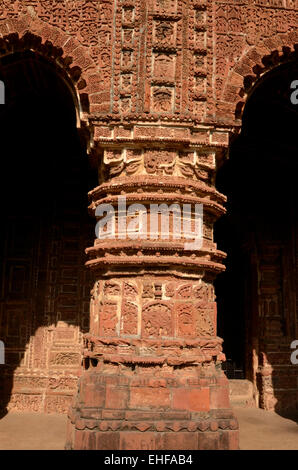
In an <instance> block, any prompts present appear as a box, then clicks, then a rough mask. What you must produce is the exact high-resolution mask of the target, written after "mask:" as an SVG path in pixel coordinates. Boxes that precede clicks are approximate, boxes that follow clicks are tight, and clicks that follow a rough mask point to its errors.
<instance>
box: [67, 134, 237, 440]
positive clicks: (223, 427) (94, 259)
mask: <svg viewBox="0 0 298 470" xmlns="http://www.w3.org/2000/svg"><path fill="white" fill-rule="evenodd" d="M109 131H110V132H111V138H109V137H108V138H107V128H106V129H105V130H104V134H105V137H102V138H99V139H98V141H97V150H98V153H99V155H100V157H99V159H98V162H99V163H98V165H99V175H100V181H101V184H100V185H99V186H98V187H97V188H95V189H94V190H93V191H91V192H90V194H89V196H90V206H89V209H90V212H91V213H92V214H93V215H98V214H99V212H98V208H99V207H101V206H102V205H103V204H105V205H110V206H109V207H112V209H113V211H114V225H112V226H110V227H109V229H108V230H109V231H108V232H106V233H105V236H104V237H103V236H102V233H101V236H100V237H99V238H97V239H96V240H95V242H94V245H93V246H92V247H90V248H87V250H86V252H87V254H88V258H89V259H88V261H87V266H88V268H89V269H91V270H92V271H93V272H94V274H95V279H96V282H95V285H94V288H93V290H92V298H91V307H90V320H91V321H90V332H89V334H87V335H85V348H84V360H83V362H84V368H85V373H84V375H83V377H82V379H81V381H80V385H79V392H78V395H77V397H76V399H75V403H74V407H73V408H72V410H71V413H70V422H69V437H68V444H67V446H68V447H70V448H80V449H82V448H96V449H144V448H146V449H185V448H187V449H204V448H210V445H211V447H212V446H215V447H217V448H237V446H238V441H237V439H238V431H237V427H238V425H237V421H236V420H235V418H234V416H233V414H232V412H231V410H230V407H229V387H228V382H227V379H226V377H225V375H224V373H223V372H222V370H221V366H220V364H221V361H222V360H223V359H224V355H223V353H222V340H221V339H220V338H218V337H217V333H216V315H217V313H216V302H215V296H214V288H213V284H212V281H213V279H214V277H215V276H216V274H217V273H219V272H221V271H222V270H224V265H223V259H224V258H225V254H224V253H222V252H220V251H218V250H217V248H216V244H215V243H214V241H213V224H214V222H215V220H216V219H217V218H218V217H219V216H220V215H221V214H223V213H224V211H225V210H224V207H223V204H224V202H225V197H224V196H223V195H221V194H220V193H218V192H217V191H216V190H215V188H214V184H213V182H214V173H215V167H216V157H217V154H218V153H220V152H221V150H222V146H221V145H219V144H218V143H215V142H214V140H215V139H217V138H218V137H220V138H222V137H223V136H224V133H222V134H221V133H220V132H219V133H217V134H216V133H215V132H214V130H212V129H195V130H193V131H192V132H191V133H190V132H189V129H187V127H184V128H183V127H182V128H181V127H180V128H178V127H177V126H175V125H172V128H167V127H166V126H165V127H164V128H163V127H162V126H152V125H151V126H149V125H144V126H137V125H136V126H131V127H130V129H124V128H121V127H119V126H115V127H113V128H112V126H110V127H109ZM100 132H103V129H98V130H97V135H98V134H99V133H100ZM121 133H122V135H121ZM144 133H145V136H144ZM163 133H164V135H165V133H167V134H168V136H169V137H168V138H167V137H164V135H163ZM142 134H143V135H142ZM117 136H118V138H117ZM138 136H139V137H138ZM198 136H200V139H202V138H203V139H204V140H205V143H200V142H199V141H198ZM212 140H213V142H212ZM207 141H209V142H208V143H207ZM119 197H120V199H119ZM124 199H125V206H123V200H124ZM119 201H120V203H119ZM121 204H122V205H121ZM135 204H138V205H141V206H132V205H135ZM154 204H155V205H156V204H158V205H161V204H164V205H167V207H173V205H176V207H181V208H182V207H184V205H186V204H187V205H189V207H191V208H193V207H195V205H196V204H197V205H203V230H202V242H201V245H200V248H199V249H196V248H192V247H189V245H186V243H187V242H189V239H188V238H187V234H186V232H184V231H182V232H181V236H180V237H177V231H176V229H177V225H175V219H174V215H173V213H172V212H171V213H170V214H169V233H168V237H167V239H165V233H164V228H163V226H162V225H161V223H158V225H157V230H156V227H155V231H152V226H151V225H150V220H151V217H153V212H152V211H153V206H152V205H154ZM131 207H135V208H136V207H139V208H140V207H141V211H143V218H142V219H139V220H142V224H143V225H142V226H141V225H138V224H137V225H134V224H132V221H133V219H134V217H135V214H134V215H133V212H130V209H129V208H131ZM124 213H125V214H126V215H127V217H126V220H125V221H124V222H123V214H124ZM138 214H139V212H138ZM101 215H103V214H101ZM190 218H191V224H192V225H191V226H190V227H191V228H192V227H193V224H194V216H193V213H191V216H190ZM97 219H98V220H101V217H97ZM131 224H132V225H131ZM140 228H141V229H140ZM134 229H135V233H134ZM210 432H212V433H214V437H213V439H214V441H213V440H212V443H211V444H210V442H211V441H209V439H208V436H209V433H210Z"/></svg>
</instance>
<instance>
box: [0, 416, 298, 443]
mask: <svg viewBox="0 0 298 470" xmlns="http://www.w3.org/2000/svg"><path fill="white" fill-rule="evenodd" d="M234 411H235V414H236V416H237V417H238V420H239V424H240V448H241V449H242V450H244V449H248V450H287V449H289V450H298V425H297V422H296V421H294V420H291V419H286V418H282V417H281V416H279V415H278V414H276V413H270V412H268V411H264V410H259V409H254V408H246V409H245V408H238V409H235V410H234ZM65 426H66V417H65V416H63V415H45V414H39V413H9V414H8V415H6V416H4V418H2V419H1V420H0V450H47V449H49V450H59V449H63V447H64V442H65Z"/></svg>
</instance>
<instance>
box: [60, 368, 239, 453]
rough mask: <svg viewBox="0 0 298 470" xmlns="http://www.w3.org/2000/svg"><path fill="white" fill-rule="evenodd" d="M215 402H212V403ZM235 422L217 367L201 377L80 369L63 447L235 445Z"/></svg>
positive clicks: (197, 447)
mask: <svg viewBox="0 0 298 470" xmlns="http://www.w3.org/2000/svg"><path fill="white" fill-rule="evenodd" d="M216 406H217V408H216ZM238 446H239V443H238V422H237V419H236V418H235V416H234V415H233V412H232V410H231V409H230V408H229V399H228V381H227V379H226V377H225V376H224V375H223V373H222V371H220V373H219V374H218V376H209V377H206V378H194V377H179V378H177V377H175V378H172V377H165V378H156V377H152V376H151V377H150V376H149V377H148V376H145V377H144V376H143V377H140V376H135V377H134V376H133V377H126V376H119V375H103V374H101V373H98V372H94V371H90V372H89V371H87V372H85V374H84V376H83V377H82V378H81V379H80V385H79V393H78V396H77V397H76V398H75V400H74V405H73V407H72V408H71V410H70V412H69V421H68V435H67V443H66V449H69V450H71V449H73V450H88V449H89V450H237V449H238V448H239V447H238Z"/></svg>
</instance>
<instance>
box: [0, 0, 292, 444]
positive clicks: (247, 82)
mask: <svg viewBox="0 0 298 470" xmlns="http://www.w3.org/2000/svg"><path fill="white" fill-rule="evenodd" d="M297 23H298V4H297V1H295V0H259V1H257V0H255V1H252V0H251V1H250V0H243V1H241V2H239V1H236V0H234V1H224V0H221V1H213V0H150V1H145V0H117V1H114V0H113V1H112V0H102V1H87V0H84V1H83V0H80V1H71V0H66V1H47V0H45V1H37V0H28V1H27V0H26V1H22V2H20V1H10V0H2V1H1V2H0V34H1V38H0V58H1V59H3V58H5V57H6V56H8V55H10V54H15V53H18V52H24V51H28V50H30V51H31V52H32V53H34V54H36V56H38V57H42V58H43V60H45V61H47V62H48V63H50V64H51V66H52V67H54V69H55V70H56V71H57V76H59V77H60V78H61V80H63V81H64V83H65V84H66V86H67V87H68V89H69V90H70V91H71V94H72V97H73V103H74V106H75V107H76V110H77V127H78V129H79V130H78V132H79V135H80V137H81V141H82V142H83V144H84V146H85V150H86V151H87V152H88V154H89V156H90V161H91V163H92V165H93V166H96V167H97V168H98V174H99V186H98V187H96V188H95V189H94V190H92V191H91V192H90V193H89V196H90V206H89V210H90V214H91V215H95V210H96V207H97V205H98V204H100V203H109V204H112V205H114V206H115V207H116V204H117V197H118V196H121V195H122V196H123V195H125V196H126V200H127V204H132V203H141V204H144V205H145V206H146V207H147V206H148V205H149V204H150V203H157V204H161V203H167V204H173V203H177V202H178V203H180V204H186V203H189V204H195V203H202V204H203V205H204V232H203V237H204V241H203V246H202V248H201V250H200V251H199V252H191V251H187V250H184V248H183V244H181V243H179V242H177V241H175V240H171V241H170V242H166V243H165V242H164V241H162V239H161V237H160V236H159V237H158V239H157V240H155V241H150V240H146V241H144V240H142V241H140V240H127V239H123V240H112V239H111V240H99V239H97V240H95V242H94V245H93V246H91V247H89V248H88V249H87V255H88V261H87V266H88V268H89V270H86V271H85V268H84V267H83V264H84V257H83V256H82V254H83V250H84V249H85V248H87V245H88V244H89V245H90V244H92V241H91V243H90V239H92V236H93V233H94V232H92V233H91V232H90V230H91V231H92V230H94V225H95V224H93V225H92V223H89V222H87V221H84V222H79V223H78V222H77V228H79V232H80V234H78V231H77V232H72V233H73V236H71V237H69V232H67V228H65V233H62V232H63V230H62V228H61V230H62V232H61V233H60V234H59V236H58V238H55V235H54V234H53V235H52V236H51V237H52V238H51V237H50V243H49V244H48V245H47V246H48V248H47V251H46V256H47V260H46V261H44V262H45V263H46V264H45V265H47V266H48V268H47V269H46V270H45V271H46V281H45V282H44V284H43V286H42V288H41V290H40V292H41V293H42V296H43V297H44V298H46V299H47V301H48V304H47V305H48V307H45V308H44V310H43V313H42V315H44V318H45V320H44V321H42V322H40V323H38V322H37V325H38V327H34V326H33V327H32V329H31V330H30V333H29V334H27V336H26V335H25V336H24V338H25V337H26V338H27V340H26V341H25V339H24V341H23V343H24V344H23V350H22V348H21V346H20V345H19V344H18V340H17V339H16V338H17V337H18V335H19V334H21V333H20V332H21V331H22V328H21V327H22V326H24V328H25V329H26V328H27V327H26V318H27V317H28V314H26V311H27V310H28V312H29V311H31V310H32V308H33V307H32V304H30V305H29V304H26V305H25V304H24V302H23V303H22V299H20V298H18V297H16V296H14V293H13V290H12V294H11V296H10V294H9V293H8V294H6V297H5V295H4V297H3V299H2V300H3V302H2V304H1V309H2V310H1V312H0V315H1V317H0V318H1V321H0V326H1V328H2V329H1V330H0V334H1V336H0V339H3V341H4V342H6V344H7V348H8V349H7V354H8V356H7V357H9V354H12V355H13V354H14V355H17V358H18V359H19V363H18V359H17V360H15V363H16V365H17V368H16V369H15V371H14V384H13V386H12V384H11V385H10V390H9V393H10V395H11V396H10V398H9V403H8V404H7V405H8V409H14V410H33V411H46V412H56V411H60V412H66V411H67V409H68V407H69V405H70V402H71V399H72V397H73V396H74V401H73V406H72V409H71V412H70V420H69V433H68V442H67V446H68V447H69V448H76V449H85V448H96V449H116V448H117V449H118V448H120V449H136V448H138V449H145V448H146V449H176V448H177V449H197V448H199V449H210V448H211V449H215V448H219V449H224V448H228V449H235V448H237V447H238V430H237V428H238V425H237V421H236V420H235V418H234V416H233V413H232V411H231V409H230V404H229V392H228V381H227V379H226V377H225V375H224V373H223V371H222V370H221V361H223V360H224V354H223V348H222V339H220V338H219V337H218V336H217V309H216V298H215V293H214V287H213V281H214V279H215V278H216V276H217V274H218V273H220V272H222V271H223V270H224V269H225V268H224V259H225V253H223V252H222V251H220V250H218V249H217V246H216V244H215V242H214V237H213V226H214V223H215V222H216V220H217V219H218V218H220V216H222V215H223V214H224V213H225V208H224V205H225V202H226V197H225V196H224V195H222V194H221V193H220V192H218V191H217V189H216V187H215V176H216V171H217V168H218V167H220V165H221V164H222V162H223V161H224V159H225V155H226V151H227V149H228V148H229V145H230V142H231V140H233V137H234V136H236V135H237V134H238V133H239V131H240V129H241V124H242V113H243V110H244V107H245V104H246V100H247V97H248V96H250V94H251V92H252V91H253V90H254V87H255V85H256V84H258V83H259V80H260V78H261V77H262V78H263V77H264V76H266V73H267V72H268V73H269V71H270V70H272V69H275V68H276V67H278V66H279V65H280V64H285V63H288V62H291V61H293V60H295V57H297V44H298V32H297ZM296 60H297V59H296ZM3 63H4V62H3ZM0 73H1V68H0ZM0 79H1V76H0ZM297 79H298V76H297ZM57 112H58V113H59V110H57ZM69 210H70V209H69ZM72 210H73V208H72V209H71V210H70V212H69V213H72V212H71V211H72ZM76 220H78V219H76ZM74 233H77V235H74ZM8 237H9V235H8ZM76 237H78V238H79V240H80V243H76V241H77V240H78V238H76ZM294 237H295V235H294ZM39 239H41V240H42V238H39ZM59 240H60V241H61V240H65V241H67V242H68V243H59V242H58V241H59ZM84 241H85V243H86V245H85V246H83V244H84ZM271 248H272V250H273V252H274V246H273V247H271ZM32 250H33V251H34V246H33V247H32ZM65 250H66V251H65ZM67 250H68V252H67ZM266 250H267V251H266ZM268 250H269V252H268ZM67 255H68V256H67ZM34 256H35V255H34ZM295 256H297V253H296V254H295ZM21 258H22V259H23V258H24V256H20V259H21ZM29 259H30V260H31V261H32V260H33V258H32V254H29V255H28V262H29ZM34 259H35V260H37V261H36V262H35V265H36V266H38V265H39V264H40V262H41V261H40V258H38V257H37V255H36V256H35V257H34ZM262 259H263V262H262ZM289 259H290V258H289ZM9 261H10V258H9V256H8V255H7V256H6V257H5V259H4V262H5V263H6V264H7V263H9ZM51 262H52V265H51ZM274 262H275V260H274V254H272V252H271V253H270V247H269V248H268V246H267V248H266V247H264V249H263V251H262V252H259V254H258V263H257V264H258V268H257V269H258V270H259V271H258V272H259V275H260V276H261V278H262V276H264V277H266V274H264V275H263V272H265V271H266V272H267V273H268V272H269V271H270V269H271V272H274V270H275V268H274V266H273V265H274ZM16 263H18V264H20V260H19V258H18V261H17V262H15V264H16ZM32 263H33V264H32V269H31V268H30V269H31V271H30V272H32V273H33V272H34V266H35V265H34V262H33V261H32ZM270 263H271V265H270ZM51 266H52V267H51ZM268 266H269V268H268ZM270 266H271V268H270ZM74 272H75V274H73V273H74ZM295 272H297V266H296V267H295V266H294V265H293V263H292V264H291V268H290V273H291V276H290V279H291V282H292V284H291V287H290V288H289V290H288V291H286V292H290V297H291V301H290V304H289V305H290V306H289V305H288V310H289V309H290V310H291V311H290V310H289V311H288V316H289V318H290V320H289V324H291V325H292V326H291V328H290V329H289V330H288V333H287V334H284V333H283V332H282V330H280V331H279V332H278V333H277V334H276V332H275V333H274V334H273V336H274V335H275V340H276V336H277V337H278V340H277V341H275V342H276V344H277V343H278V344H282V345H283V347H282V348H281V350H278V348H275V349H274V348H273V350H270V347H269V349H268V347H267V346H266V344H267V343H266V341H265V342H264V341H263V339H264V335H263V337H262V340H260V344H261V345H262V346H261V349H258V355H259V357H258V359H257V360H256V362H255V363H254V368H253V371H252V374H251V375H252V377H251V378H252V380H253V381H254V384H255V387H256V389H257V388H258V387H259V388H258V391H259V396H260V403H261V405H262V407H264V408H266V409H274V407H275V405H276V400H277V399H276V398H274V393H273V388H274V387H273V385H272V368H274V367H275V366H276V365H277V368H278V366H280V365H281V362H282V363H283V365H284V366H286V368H283V369H282V368H280V372H278V374H277V375H278V381H279V385H278V388H279V390H280V392H278V393H279V396H278V399H279V401H280V402H283V401H284V402H287V400H288V399H289V397H290V401H291V404H292V407H293V408H297V402H298V386H297V367H295V366H293V365H291V364H290V362H289V357H290V352H291V351H290V346H289V345H290V341H291V340H293V339H296V338H295V336H294V335H295V333H296V331H297V324H296V317H295V311H294V310H295V309H296V303H295V302H296V300H295V291H296V287H295V282H296V281H297V279H296V278H295ZM26 276H27V277H29V278H30V282H31V280H32V279H33V278H34V275H33V274H32V275H29V274H28V275H26ZM26 276H25V277H26ZM30 276H31V277H30ZM32 276H33V277H32ZM269 277H270V275H269ZM271 279H272V276H271ZM91 282H92V283H93V286H91ZM266 282H267V281H266ZM266 282H265V284H264V283H263V284H262V285H261V288H260V289H261V290H260V291H259V294H258V295H259V296H260V297H258V296H257V297H256V299H257V300H256V303H257V309H258V308H260V312H263V313H260V314H259V316H260V317H262V318H264V317H266V316H267V317H270V308H273V307H271V306H270V305H271V304H270V301H271V300H272V299H273V301H274V299H275V298H276V296H275V291H274V289H276V290H279V287H278V286H277V285H276V283H275V280H273V281H272V285H271V287H270V286H269V287H268V283H267V287H266ZM30 286H31V287H30V288H29V291H30V294H28V298H31V299H32V298H33V297H34V295H35V294H34V292H36V284H34V283H33V281H32V283H31V284H30ZM70 286H76V288H74V287H73V289H74V290H73V291H71V289H72V288H71V287H70ZM91 287H92V291H91V302H90V327H89V326H86V315H87V316H88V315H89V300H90V293H89V292H90V290H89V289H90V288H91ZM266 289H267V290H266ZM270 289H271V290H270ZM57 292H59V294H57ZM276 295H277V294H276ZM274 296H275V297H274ZM266 308H268V309H269V310H268V312H269V313H268V314H267V313H266V311H265V310H266ZM9 309H10V312H9ZM24 309H25V310H24ZM26 309H27V310H26ZM30 309H31V310H30ZM264 309H265V310H264ZM49 312H54V313H55V314H56V313H57V315H56V316H55V317H53V318H54V321H48V320H47V318H50V316H49ZM271 313H272V311H271ZM9 315H11V316H12V317H13V316H14V317H15V318H14V319H13V320H12V324H13V323H14V325H15V326H14V327H13V328H14V329H15V330H13V328H12V330H9V328H8V326H7V325H8V324H9V322H10V321H11V320H10V319H9V318H11V317H9ZM47 315H48V316H47ZM257 317H258V314H257ZM273 317H274V318H275V317H276V314H273ZM252 322H255V323H254V325H259V323H258V321H257V320H252ZM24 328H23V329H24ZM255 328H257V329H258V326H255ZM86 330H88V331H89V332H88V333H86ZM10 331H12V332H10ZM262 331H263V333H264V331H265V330H264V329H263V330H262ZM268 331H269V330H268ZM268 331H267V333H265V336H266V334H267V336H268V337H271V336H270V335H272V330H270V331H269V333H268ZM83 333H86V334H85V335H84V348H83V356H82V355H81V346H82V344H83ZM263 333H262V334H263ZM260 335H261V333H260ZM257 336H258V335H257ZM266 338H267V337H266ZM297 338H298V337H297ZM249 341H250V342H251V343H253V341H254V340H252V339H251V338H250V340H249ZM262 341H263V342H262ZM269 342H270V341H269ZM250 346H251V350H250V351H249V354H250V355H251V356H253V354H254V353H253V344H250ZM287 347H288V350H287ZM262 348H263V349H262ZM266 348H267V349H266ZM271 349H272V348H271ZM273 356H274V357H273ZM14 357H16V356H14ZM82 357H83V364H84V368H83V369H84V370H82V369H81V366H80V364H81V359H82ZM250 360H251V361H253V360H255V359H254V358H252V357H251V358H250ZM20 361H21V362H20ZM17 363H18V364H17ZM285 370H287V371H288V372H287V373H286V374H285ZM5 374H8V375H9V373H8V372H5ZM283 374H285V375H287V376H289V375H290V376H291V377H292V379H291V380H290V382H289V381H287V380H286V381H285V378H284V379H283V378H282V375H283ZM79 375H82V377H81V380H80V384H79V392H78V394H76V390H77V377H78V376H79ZM5 377H6V376H5ZM7 377H8V376H7ZM3 378H4V375H2V383H3V389H5V386H6V385H5V380H3ZM7 380H9V379H8V378H7ZM10 380H11V379H10ZM278 393H277V395H278ZM4 394H5V393H4Z"/></svg>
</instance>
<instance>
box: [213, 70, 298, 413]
mask: <svg viewBox="0 0 298 470" xmlns="http://www.w3.org/2000/svg"><path fill="white" fill-rule="evenodd" d="M297 77H298V65H297V63H294V62H291V63H287V64H284V65H281V66H279V67H278V68H275V69H274V70H272V71H271V72H269V73H267V74H266V75H265V76H264V77H263V78H262V79H260V81H259V82H258V84H257V86H256V87H254V89H253V91H252V93H251V94H250V96H249V98H248V101H247V104H246V107H245V110H244V114H243V121H242V129H241V133H240V135H239V136H238V137H237V138H236V139H235V140H234V142H233V143H232V145H231V148H230V152H229V159H228V160H227V161H226V163H225V164H224V165H223V166H222V167H221V169H220V170H219V171H218V175H217V187H218V189H219V190H220V191H221V192H223V193H225V194H226V195H227V196H228V203H227V215H226V216H224V217H223V218H222V219H221V220H220V221H219V222H218V223H217V225H216V227H215V237H216V241H217V243H218V247H219V248H220V249H223V250H225V251H226V252H227V253H228V258H227V271H226V273H224V274H222V275H220V276H219V277H218V279H217V281H216V294H217V302H218V311H219V315H218V318H219V335H220V336H222V337H223V338H224V351H225V352H226V355H227V360H228V362H227V368H228V369H229V371H228V375H229V376H230V378H247V379H249V380H251V381H252V382H253V384H254V388H255V396H256V402H257V403H259V405H260V407H262V408H265V409H275V410H277V411H285V410H296V409H297V396H298V393H297V392H298V389H297V366H295V365H293V364H291V362H290V356H291V349H290V344H291V342H292V341H293V340H294V339H296V337H297V320H296V310H297V194H296V178H297V150H298V144H297V139H296V135H297V126H298V108H297V106H295V105H294V104H292V103H291V100H290V96H291V93H292V90H291V83H292V82H293V81H294V80H296V79H297Z"/></svg>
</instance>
